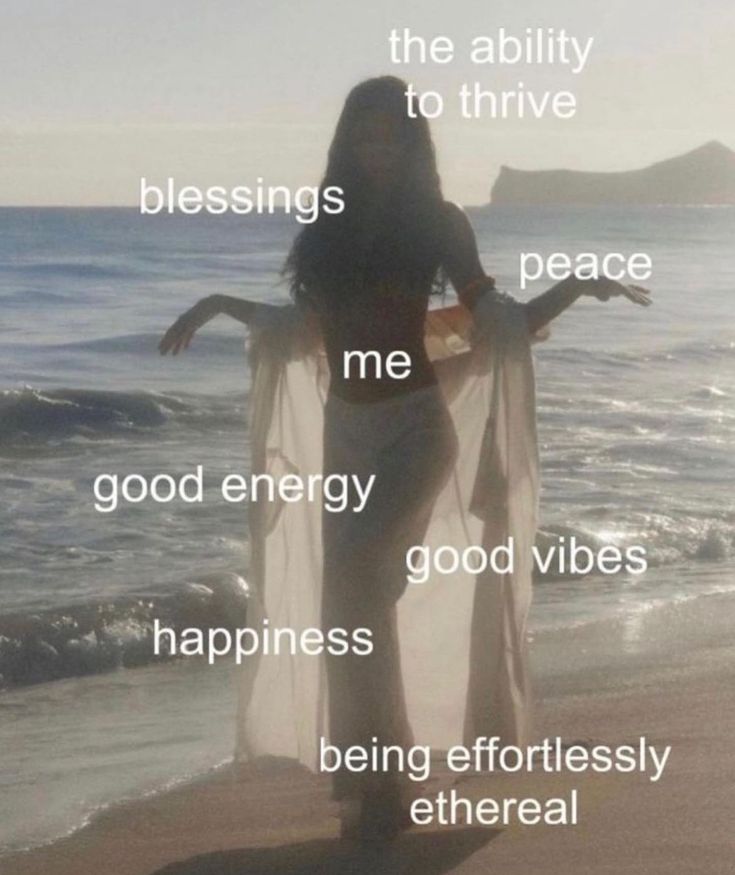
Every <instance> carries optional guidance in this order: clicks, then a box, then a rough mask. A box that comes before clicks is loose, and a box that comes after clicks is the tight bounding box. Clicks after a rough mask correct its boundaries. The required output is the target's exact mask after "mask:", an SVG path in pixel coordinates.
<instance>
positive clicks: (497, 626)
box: [236, 293, 538, 769]
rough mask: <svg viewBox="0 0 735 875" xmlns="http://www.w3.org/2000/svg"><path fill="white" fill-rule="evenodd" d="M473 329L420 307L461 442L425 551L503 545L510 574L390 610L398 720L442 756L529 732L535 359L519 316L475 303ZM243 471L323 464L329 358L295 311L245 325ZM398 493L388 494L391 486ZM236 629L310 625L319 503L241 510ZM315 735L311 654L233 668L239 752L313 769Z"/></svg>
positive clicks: (316, 680)
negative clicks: (249, 385) (245, 620)
mask: <svg viewBox="0 0 735 875" xmlns="http://www.w3.org/2000/svg"><path fill="white" fill-rule="evenodd" d="M472 321H473V325H472V326H471V324H470V318H469V315H468V314H467V312H466V311H465V310H464V309H463V308H460V307H452V308H446V309H443V310H434V311H431V312H430V314H429V317H428V319H427V331H426V345H427V349H428V351H429V355H430V356H431V358H432V360H433V361H434V362H435V367H436V371H437V375H438V377H439V381H440V385H441V388H442V391H443V392H444V396H445V399H446V401H447V404H448V408H449V411H450V413H451V416H452V419H453V421H454V426H455V429H456V433H457V437H458V439H459V455H458V461H457V463H456V465H455V468H454V471H453V473H452V476H451V477H450V480H449V483H448V484H447V486H446V487H445V488H444V489H443V491H442V492H441V494H440V495H439V497H438V499H437V501H436V505H435V507H434V511H433V515H432V518H431V522H430V524H429V528H428V532H427V535H426V539H425V542H424V543H425V544H426V545H427V546H428V547H430V548H432V550H433V549H436V548H438V547H440V546H442V545H451V546H452V547H454V548H456V549H457V550H459V551H462V550H464V549H465V548H467V547H468V546H470V545H482V546H483V547H484V548H485V549H486V550H488V551H489V550H491V549H492V548H493V547H494V546H497V545H499V544H507V543H509V541H510V539H511V538H512V539H513V545H514V570H513V573H509V574H504V575H497V574H493V573H492V571H489V570H488V571H486V572H484V573H483V574H481V575H479V576H473V575H471V574H467V573H464V572H462V571H461V570H460V571H458V572H457V573H455V574H452V575H447V576H444V575H433V576H432V577H431V578H430V579H429V581H428V582H427V583H424V584H409V586H408V588H407V590H406V592H405V594H404V595H403V597H402V598H401V600H400V601H399V604H398V614H399V620H398V622H399V634H400V641H401V662H402V666H403V676H404V685H405V691H406V699H407V705H408V716H409V719H410V722H411V725H412V727H413V731H414V737H415V741H416V743H417V744H426V745H430V746H432V747H434V748H438V749H445V748H447V747H449V746H450V745H452V744H456V743H460V742H462V741H464V742H469V741H471V740H472V739H474V738H475V737H477V736H478V735H499V736H500V737H501V739H502V740H503V741H504V743H507V744H522V743H524V742H525V741H526V740H527V738H528V734H529V728H530V727H529V720H530V689H529V679H528V667H527V645H526V624H527V617H528V610H529V606H530V601H531V572H532V555H531V547H532V545H533V541H534V536H535V532H536V525H537V506H538V452H537V442H536V424H535V397H534V375H533V363H532V357H531V352H530V341H531V338H530V337H529V334H528V330H527V327H526V320H525V313H524V310H523V308H522V307H521V306H520V305H519V304H518V303H517V302H515V301H514V300H513V299H512V298H510V297H509V296H507V295H502V294H500V293H496V294H492V295H486V296H484V297H483V298H482V299H481V301H480V302H479V303H478V305H477V307H476V308H475V311H474V319H473V320H472ZM251 354H252V362H253V394H252V403H251V411H252V413H251V436H252V464H253V472H261V471H262V472H268V473H271V474H274V475H277V474H278V473H286V472H298V473H299V474H301V475H302V476H305V475H308V474H310V473H319V472H320V471H321V469H322V446H323V440H322V438H323V423H324V403H325V400H326V394H327V389H328V384H329V374H328V368H327V366H326V358H325V356H324V354H323V351H322V349H321V346H320V345H319V343H318V342H315V341H314V339H313V338H310V337H309V335H308V332H307V331H306V329H305V327H304V325H303V324H302V322H301V320H300V318H299V312H298V310H297V309H296V308H295V307H282V308H272V307H264V308H263V309H262V310H261V311H260V312H259V314H258V318H257V319H256V323H255V325H254V326H253V331H252V343H251ZM396 488H397V489H400V484H396ZM250 534H251V541H252V562H251V569H250V582H251V585H252V586H253V589H254V596H253V599H252V601H251V604H250V616H249V621H250V623H252V625H254V626H255V627H256V628H257V627H259V626H260V625H261V622H262V620H263V618H264V617H267V618H268V621H269V623H270V626H271V627H282V626H290V627H293V628H295V629H297V630H299V629H305V628H307V627H320V625H321V621H320V605H321V584H322V562H321V508H320V507H319V506H318V504H315V503H312V504H309V503H307V502H299V503H288V504H286V503H284V504H281V505H279V506H276V505H269V504H265V503H263V504H251V506H250ZM320 736H324V737H325V738H327V740H328V727H327V684H326V672H325V666H324V659H323V658H322V657H318V656H310V655H297V656H291V655H290V654H287V655H283V654H282V655H278V656H275V655H267V656H265V655H261V656H259V657H257V658H256V657H253V658H251V659H250V660H249V661H248V662H247V663H246V664H245V665H244V666H243V668H242V674H241V686H240V703H239V715H238V732H237V747H236V755H237V758H238V759H241V760H242V759H249V758H252V757H257V756H262V755H272V756H283V757H291V758H294V759H296V760H299V761H300V762H301V763H303V764H304V765H306V766H308V767H309V768H311V769H316V768H317V767H318V754H319V739H320Z"/></svg>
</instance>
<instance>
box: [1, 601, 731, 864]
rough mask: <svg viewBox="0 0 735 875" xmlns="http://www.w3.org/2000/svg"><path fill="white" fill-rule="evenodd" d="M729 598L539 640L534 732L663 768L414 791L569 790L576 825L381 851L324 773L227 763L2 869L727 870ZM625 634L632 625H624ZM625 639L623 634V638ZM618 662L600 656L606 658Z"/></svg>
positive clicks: (413, 836)
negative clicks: (663, 751)
mask: <svg viewBox="0 0 735 875" xmlns="http://www.w3.org/2000/svg"><path fill="white" fill-rule="evenodd" d="M732 616H733V603H732V599H730V598H729V597H726V596H721V597H718V596H713V597H711V598H707V599H697V600H693V601H692V602H689V603H685V604H684V605H679V606H678V607H674V606H672V607H671V608H667V609H663V610H661V611H656V612H650V613H649V615H648V616H647V617H644V618H642V619H641V621H640V624H639V626H638V628H637V629H636V630H635V634H636V635H637V636H638V638H639V641H638V645H636V644H635V642H634V641H633V640H632V638H631V636H632V632H631V628H630V625H629V624H625V625H621V626H620V628H618V629H612V630H611V629H610V628H608V629H607V634H606V635H605V638H604V645H603V643H602V641H601V636H599V635H595V633H594V630H593V629H590V628H586V631H581V632H579V633H575V634H574V635H573V636H569V637H568V638H567V640H566V642H562V641H561V640H554V638H553V637H546V638H541V639H540V640H539V641H538V642H537V643H536V658H537V661H538V660H539V659H541V660H547V659H550V654H552V653H553V652H557V653H558V652H559V651H560V649H561V648H562V645H564V653H565V654H566V656H567V660H568V664H567V666H566V668H565V669H564V670H561V669H560V670H559V671H558V672H557V674H556V677H555V678H553V677H551V678H549V679H548V680H547V681H546V683H545V690H539V707H538V721H537V722H538V732H537V735H538V737H539V738H541V737H545V736H554V735H559V736H561V737H563V738H564V739H565V741H580V742H583V743H586V744H594V743H604V744H610V745H614V744H622V743H633V742H635V741H636V740H637V739H638V737H639V736H641V735H644V736H646V738H647V739H648V740H649V742H651V743H653V744H656V745H660V746H663V745H666V744H670V745H671V746H672V753H671V757H670V760H669V763H668V765H667V768H666V770H665V772H664V774H663V775H662V777H661V779H660V780H659V781H658V782H656V783H654V782H651V781H650V780H649V778H648V776H646V775H642V774H632V775H619V774H618V775H613V774H605V775H594V774H586V775H583V776H579V775H573V774H569V773H563V774H561V775H559V774H539V773H535V774H533V775H521V776H519V775H497V774H493V775H483V776H477V777H476V776H469V777H467V776H457V775H455V774H452V773H449V772H448V771H446V770H445V771H441V770H435V771H434V774H433V777H432V780H431V782H430V784H429V788H428V792H427V795H429V794H430V793H433V792H436V791H438V790H439V789H441V788H446V789H449V788H451V787H456V788H457V789H458V790H459V791H461V793H462V795H464V796H466V797H468V798H470V799H479V798H482V797H487V796H492V797H496V798H498V797H503V796H506V797H507V796H517V797H523V796H535V797H537V798H541V799H543V798H549V797H552V796H561V795H563V794H565V793H569V791H570V790H571V789H572V788H577V789H578V791H579V821H580V822H579V824H578V825H576V826H567V827H559V826H532V827H528V826H526V827H522V826H519V825H511V826H509V827H507V828H504V829H492V828H483V827H463V826H460V825H458V826H454V827H436V826H431V827H421V828H416V829H414V830H412V831H411V832H410V833H408V834H406V835H405V836H404V837H402V838H401V839H400V840H399V841H397V842H396V843H395V844H393V845H392V846H390V847H388V848H385V849H382V850H378V849H372V850H371V849H367V850H366V849H360V848H357V847H356V846H354V845H350V844H349V843H347V842H341V841H340V840H339V839H338V838H337V832H338V822H337V820H336V818H335V816H334V813H335V812H334V809H333V805H332V803H330V801H329V791H328V781H327V779H326V778H325V777H324V776H320V775H312V774H309V773H307V772H305V771H304V770H302V769H300V768H293V767H291V766H289V765H282V766H279V767H276V766H273V765H271V766H269V767H268V768H257V769H256V768H253V767H250V766H247V767H245V766H241V767H234V766H230V767H224V768H222V769H220V770H219V771H218V772H216V773H214V774H212V775H210V776H208V777H206V778H204V779H201V780H199V781H196V782H193V783H189V784H185V785H183V786H180V787H178V788H176V789H174V790H172V791H169V792H166V793H161V794H158V795H154V796H150V797H148V798H146V799H143V800H140V801H136V802H129V803H126V804H123V805H119V806H116V807H113V808H111V809H109V810H107V811H106V812H104V813H102V814H100V815H98V816H97V817H96V818H95V819H94V820H93V821H92V823H91V824H90V825H88V826H87V827H85V828H83V829H82V830H80V831H78V832H77V833H75V834H73V835H72V836H70V837H68V838H65V839H63V840H60V841H57V842H55V843H53V844H50V845H46V846H44V847H41V848H37V849H35V850H32V851H29V852H23V853H19V854H14V855H11V856H8V857H6V858H5V859H4V860H2V861H0V862H2V872H3V873H4V875H36V873H38V875H40V873H43V875H87V873H89V875H92V873H95V875H96V873H99V872H109V873H115V875H153V873H164V872H165V873H167V875H234V873H237V875H241V873H243V875H244V873H261V872H264V873H265V872H267V873H284V875H286V873H307V872H309V873H310V872H314V873H331V872H335V873H337V872H340V873H343V872H366V873H373V872H375V873H378V872H388V873H414V872H415V873H439V872H461V873H475V872H477V873H480V872H489V871H494V872H503V873H507V875H516V873H517V875H528V873H529V872H544V873H549V875H555V873H559V875H562V873H564V875H567V873H570V872H575V873H576V872H585V873H615V875H633V873H636V875H637V873H641V875H643V873H646V875H657V873H662V875H663V873H666V875H672V873H676V875H678V873H682V875H684V873H697V875H719V873H722V875H725V873H729V872H731V871H732V860H733V855H734V853H735V840H733V834H732V828H731V826H732V824H731V810H732V803H733V793H734V792H735V784H734V778H733V776H734V775H735V752H734V751H733V748H732V737H733V735H735V697H733V695H732V689H733V666H734V665H735V662H734V658H735V647H734V646H733V645H732V644H731V643H729V642H728V628H731V626H730V624H731V621H732ZM633 637H635V636H633ZM626 640H627V641H628V645H627V646H626V645H625V641H626ZM610 652H614V653H615V654H617V658H616V659H614V660H606V659H605V658H604V655H605V653H610Z"/></svg>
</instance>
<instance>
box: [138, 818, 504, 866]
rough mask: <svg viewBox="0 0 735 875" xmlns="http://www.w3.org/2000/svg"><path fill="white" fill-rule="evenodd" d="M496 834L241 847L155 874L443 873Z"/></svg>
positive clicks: (463, 832) (462, 832)
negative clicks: (374, 844) (374, 842)
mask: <svg viewBox="0 0 735 875" xmlns="http://www.w3.org/2000/svg"><path fill="white" fill-rule="evenodd" d="M497 834H498V831H497V830H489V829H482V828H465V829H452V830H447V831H446V832H433V833H429V832H427V833H417V834H413V835H405V836H402V837H401V838H400V839H398V841H396V842H393V843H392V844H390V845H387V846H384V847H370V846H358V845H354V844H351V843H348V842H344V841H339V840H337V839H316V840H314V841H310V842H302V843H299V844H293V845H281V846H280V847H274V848H239V849H237V850H233V851H217V852H215V853H211V854H201V855H198V856H196V857H191V858H190V859H189V860H184V861H182V862H180V863H170V864H169V865H167V866H164V868H163V869H158V870H157V871H156V872H154V873H152V875H383V873H385V875H439V873H442V872H449V871H451V870H452V869H453V868H454V867H455V866H458V865H459V864H460V863H461V862H462V861H463V860H466V859H467V858H468V857H471V856H472V854H474V853H476V852H477V851H479V850H480V848H481V847H483V846H484V845H486V844H487V843H488V842H489V841H490V840H491V839H492V838H494V837H495V836H496V835H497Z"/></svg>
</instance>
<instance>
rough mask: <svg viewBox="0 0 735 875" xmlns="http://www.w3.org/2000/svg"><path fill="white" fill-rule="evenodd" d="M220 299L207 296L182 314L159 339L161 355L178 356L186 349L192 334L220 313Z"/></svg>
mask: <svg viewBox="0 0 735 875" xmlns="http://www.w3.org/2000/svg"><path fill="white" fill-rule="evenodd" d="M220 297H221V296H220V295H209V296H208V297H206V298H202V299H201V301H197V302H196V304H194V306H193V307H191V308H190V309H189V310H187V311H186V313H182V314H181V316H179V318H178V319H177V320H176V321H175V322H174V323H173V325H171V327H170V328H169V329H168V330H167V331H166V333H165V334H164V335H163V337H162V338H161V342H160V343H159V344H158V349H159V352H160V353H161V355H166V353H167V352H171V353H172V354H173V355H178V353H179V352H181V351H182V350H184V349H186V348H187V347H188V346H189V344H190V343H191V339H192V337H193V336H194V333H195V332H196V331H198V330H199V329H200V328H201V327H202V325H206V323H207V322H209V320H210V319H213V318H214V317H215V316H217V315H218V314H219V313H221V312H222V304H221V300H220Z"/></svg>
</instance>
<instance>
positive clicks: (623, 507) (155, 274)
mask: <svg viewBox="0 0 735 875" xmlns="http://www.w3.org/2000/svg"><path fill="white" fill-rule="evenodd" d="M469 212H470V217H471V220H472V223H473V225H474V227H475V229H476V232H477V236H478V243H479V247H480V251H481V255H482V260H483V263H484V264H485V267H486V269H487V271H488V272H489V273H491V274H493V275H494V276H495V277H496V279H497V285H498V287H499V288H502V289H505V290H507V291H509V292H511V293H514V294H517V295H518V297H520V298H522V299H526V298H529V297H532V296H533V295H534V294H537V293H538V292H541V291H543V289H544V288H545V287H546V285H548V284H544V283H543V281H539V282H538V283H536V284H535V286H534V287H531V288H529V289H527V290H526V291H524V292H523V293H522V294H520V293H518V292H517V287H518V258H519V253H520V252H521V251H538V252H541V253H547V254H548V253H550V252H555V251H564V252H568V253H569V254H572V255H574V254H575V253H577V252H581V251H596V252H599V253H604V252H607V251H621V252H629V253H630V252H641V251H643V252H647V253H648V254H650V256H651V258H652V260H653V278H652V280H651V282H650V286H651V288H652V289H653V300H654V301H655V304H654V306H653V307H651V308H649V309H643V308H638V307H635V306H634V305H632V304H630V303H629V302H628V301H625V300H623V299H614V300H612V301H610V302H608V303H606V304H603V303H600V302H598V301H595V300H591V299H590V300H584V301H581V302H580V303H578V304H576V305H575V306H574V307H573V308H572V310H571V311H569V312H567V313H565V314H564V315H563V316H561V317H560V318H559V319H558V320H557V321H556V322H555V323H554V325H553V332H552V337H551V339H550V340H549V341H547V342H546V343H544V344H542V345H540V346H538V347H536V348H535V354H536V367H537V380H538V418H539V441H540V450H541V459H542V475H543V488H542V498H541V531H540V533H539V544H540V545H541V546H542V547H544V546H549V545H553V544H554V543H558V542H559V540H560V539H561V538H566V539H567V540H568V539H569V538H571V537H575V538H576V539H578V540H579V541H580V542H581V543H586V544H589V545H591V546H593V547H598V546H602V545H603V544H615V545H617V546H619V547H620V548H621V549H625V548H626V547H627V546H629V545H631V544H642V545H644V546H645V548H646V553H647V558H648V564H649V570H648V572H647V573H646V574H644V575H626V574H619V575H615V576H601V575H597V576H595V575H591V576H587V577H584V578H582V579H574V578H569V577H564V576H560V575H555V574H553V573H550V574H548V575H545V576H541V577H540V579H539V580H538V581H537V585H536V592H535V603H534V608H533V614H532V634H533V635H534V636H536V637H539V636H543V634H544V633H545V632H548V633H553V634H556V633H558V632H559V631H561V630H564V629H570V628H572V627H575V628H576V629H580V628H582V627H587V626H589V627H594V626H595V625H596V624H600V623H605V622H610V623H618V624H620V623H623V624H625V628H626V629H629V630H635V629H636V628H638V624H640V617H641V616H642V615H650V614H651V612H653V614H654V615H655V614H656V612H657V611H659V612H665V611H666V610H669V609H671V606H672V605H676V604H678V603H682V602H686V601H690V600H694V599H702V598H707V597H708V596H714V597H717V594H721V593H726V592H728V591H733V592H735V579H734V578H733V573H732V557H733V552H735V545H734V542H733V537H734V531H735V527H734V526H733V523H734V521H735V509H734V507H733V498H732V496H733V494H735V453H734V452H733V449H734V447H735V323H734V320H733V311H734V309H735V307H734V305H733V295H734V294H735V261H734V260H733V255H732V252H733V243H735V209H732V208H721V209H708V208H699V207H692V208H669V207H661V208H648V207H646V208H644V207H633V208H605V207H597V208H566V209H564V210H557V209H552V208H546V209H543V208H542V209H539V208H521V207H503V208H492V207H488V208H476V209H471V210H470V211H469ZM0 227H1V228H2V234H1V235H0V302H1V303H2V311H1V312H2V329H1V330H2V337H3V342H2V344H1V345H0V489H1V490H2V492H1V494H2V503H0V532H2V539H1V541H0V675H2V676H3V680H2V684H3V686H4V690H3V691H2V692H0V742H2V743H0V788H1V789H2V793H1V794H0V800H1V801H0V846H2V845H5V846H23V845H28V844H32V843H36V842H40V841H44V840H48V839H50V838H52V837H53V836H55V835H59V834H61V833H63V832H65V831H67V830H69V829H72V828H74V827H75V826H78V825H79V824H80V823H81V822H82V821H83V820H84V818H85V817H87V816H88V815H89V814H90V813H91V812H93V811H94V810H96V809H98V808H99V807H100V806H103V805H106V804H109V803H112V802H114V801H116V800H119V799H121V798H126V797H130V796H135V795H140V794H141V793H145V792H148V791H151V790H154V789H157V788H160V787H162V786H165V785H167V784H169V783H170V782H172V781H175V780H178V779H181V778H185V777H187V776H190V775H193V774H197V773H200V772H202V771H203V770H206V769H207V768H208V767H211V766H213V765H215V764H217V763H219V762H221V761H222V760H224V759H226V758H227V757H228V756H229V755H230V753H231V750H232V741H233V737H234V708H235V705H234V689H233V678H232V677H231V675H232V670H231V668H230V667H228V666H226V665H222V666H218V667H215V668H214V669H211V668H209V667H207V666H199V665H197V664H196V663H195V662H194V661H185V662H184V663H181V662H171V663H153V662H152V661H151V654H150V652H149V649H148V644H147V642H148V641H149V636H148V630H149V629H150V623H151V618H152V617H153V616H162V617H164V618H165V617H166V616H172V615H176V616H180V615H181V612H182V611H184V612H188V614H187V616H195V617H196V615H197V612H200V613H204V614H206V613H207V612H208V611H211V609H212V603H213V601H216V600H217V599H218V598H219V599H220V600H221V598H222V593H223V592H224V593H225V596H226V598H225V601H226V599H227V598H234V599H235V601H237V600H238V599H241V600H244V601H245V602H246V600H247V590H246V588H245V586H244V584H243V582H242V580H241V578H242V577H244V578H245V579H246V578H247V571H248V542H247V519H246V513H247V511H246V509H245V508H244V507H243V505H240V504H227V503H224V502H216V501H212V502H208V503H203V504H197V505H191V506H190V505H186V504H183V503H180V504H171V505H166V506H163V507H162V506H160V505H156V504H155V503H143V504H139V505H134V506H128V507H121V508H119V509H118V510H117V511H116V512H115V513H114V514H109V515H102V514H100V513H99V512H98V511H96V510H95V508H94V498H93V492H92V484H93V481H94V478H95V477H96V476H97V475H98V474H99V473H101V472H108V473H113V474H119V475H121V476H124V475H125V474H126V473H129V472H130V471H135V472H139V473H142V474H144V475H149V476H153V475H155V474H158V473H162V472H163V473H170V474H172V475H176V474H182V473H186V472H187V471H191V470H193V469H195V468H196V466H197V465H202V466H203V467H204V470H205V472H206V477H207V478H209V481H210V482H211V483H215V482H218V481H219V480H221V478H222V477H223V476H225V475H226V474H228V473H233V472H235V473H246V472H247V471H248V460H249V438H248V422H247V401H248V392H249V384H250V376H249V371H248V366H247V360H246V357H245V354H244V349H243V329H242V326H239V325H236V324H234V323H232V324H230V323H228V321H227V320H226V318H225V317H220V318H218V319H217V320H216V321H214V322H213V323H211V324H210V325H208V326H207V327H206V328H205V329H204V330H202V332H201V334H199V335H197V336H196V337H195V338H194V341H193V343H192V345H191V348H190V349H189V350H188V351H187V352H186V354H184V355H181V356H178V357H176V358H171V357H166V358H161V357H160V356H159V355H158V353H157V350H156V345H157V342H158V339H159V337H160V335H161V333H162V332H163V330H164V329H165V328H166V327H167V326H168V325H169V324H170V322H171V321H172V320H173V319H174V318H175V317H176V316H177V315H179V313H181V312H182V311H183V310H184V309H186V308H188V307H189V306H190V305H191V304H193V303H194V302H195V301H196V300H197V299H198V298H200V297H202V296H204V295H207V294H210V293H212V292H222V293H225V294H232V295H240V296H242V297H246V298H250V299H253V300H259V301H268V302H286V301H287V300H288V289H287V287H286V286H285V284H284V283H283V281H282V279H281V277H280V270H281V266H282V264H283V260H284V257H285V254H286V252H287V250H288V247H289V243H290V241H291V239H292V238H293V235H294V233H295V232H296V231H297V230H298V228H299V226H298V225H297V224H296V223H295V222H294V220H293V218H289V217H287V216H267V217H232V216H217V217H211V216H196V217H192V216H165V217H158V216H145V217H143V216H140V215H138V214H137V212H136V211H135V210H112V209H110V210H108V209H2V210H0ZM451 300H452V299H451V296H449V297H448V298H447V303H450V302H451ZM436 303H437V304H439V303H440V302H436ZM233 593H234V594H233ZM662 616H663V614H662ZM626 640H627V639H626ZM538 669H539V671H540V672H541V673H543V671H544V670H545V667H544V665H540V666H538Z"/></svg>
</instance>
